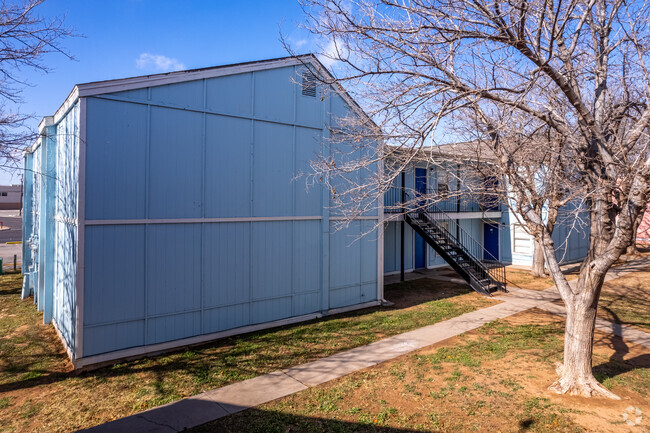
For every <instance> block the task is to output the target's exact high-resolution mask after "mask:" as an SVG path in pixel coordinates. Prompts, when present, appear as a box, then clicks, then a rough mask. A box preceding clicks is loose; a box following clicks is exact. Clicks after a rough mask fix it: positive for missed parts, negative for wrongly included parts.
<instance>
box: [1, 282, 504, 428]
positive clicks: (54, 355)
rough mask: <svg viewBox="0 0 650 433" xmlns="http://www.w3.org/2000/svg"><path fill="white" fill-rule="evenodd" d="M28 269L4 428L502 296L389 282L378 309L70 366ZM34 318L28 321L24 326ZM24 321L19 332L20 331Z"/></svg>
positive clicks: (189, 383)
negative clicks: (38, 303)
mask: <svg viewBox="0 0 650 433" xmlns="http://www.w3.org/2000/svg"><path fill="white" fill-rule="evenodd" d="M20 291H21V280H20V276H19V275H18V276H7V275H5V276H0V311H3V312H4V313H9V312H10V314H13V315H15V317H3V318H1V319H0V335H7V336H10V338H7V339H0V432H4V431H11V432H13V431H16V432H18V431H48V432H67V431H75V430H78V429H81V428H87V427H92V426H94V425H97V424H101V423H103V422H108V421H111V420H114V419H117V418H120V417H123V416H128V415H131V414H133V413H136V412H139V411H141V410H145V409H148V408H151V407H155V406H159V405H162V404H166V403H169V402H172V401H175V400H179V399H181V398H183V397H189V396H191V395H195V394H198V393H201V392H204V391H207V390H210V389H213V388H218V387H221V386H224V385H227V384H229V383H233V382H237V381H241V380H245V379H249V378H252V377H255V376H258V375H260V374H265V373H268V372H271V371H274V370H278V369H282V368H286V367H290V366H292V365H297V364H302V363H305V362H309V361H312V360H315V359H318V358H322V357H324V356H328V355H331V354H333V353H337V352H340V351H344V350H349V349H351V348H353V347H358V346H362V345H364V344H368V343H371V342H373V341H376V340H378V339H381V338H384V337H386V336H390V335H394V334H398V333H402V332H406V331H409V330H411V329H415V328H418V327H421V326H427V325H430V324H433V323H437V322H439V321H442V320H446V319H450V318H452V317H456V316H458V315H461V314H463V313H467V312H470V311H474V310H476V309H478V308H484V307H487V306H490V305H494V304H495V303H497V302H498V301H497V300H494V299H491V298H487V297H484V296H481V295H479V294H477V293H475V292H473V291H472V290H471V289H470V288H469V287H467V286H464V285H458V284H453V283H447V282H440V281H434V280H429V279H422V280H418V281H413V282H407V283H403V284H394V285H388V286H386V289H385V296H386V298H387V299H390V300H391V301H393V302H395V305H394V306H393V307H390V308H385V307H382V308H379V307H377V308H369V309H365V310H358V311H354V312H350V313H346V314H341V315H336V316H329V317H326V318H323V319H320V320H314V321H311V322H305V323H300V324H296V325H292V326H286V327H282V328H276V329H271V330H266V331H261V332H256V333H252V334H248V335H239V336H235V337H232V338H226V339H222V340H219V341H216V342H213V343H210V344H206V345H203V346H198V347H193V348H191V349H188V350H182V351H177V352H175V353H168V354H165V355H161V356H158V357H152V358H145V359H140V360H137V361H132V362H124V363H120V364H116V365H113V366H109V367H105V368H101V369H96V370H93V371H86V372H82V373H77V372H71V371H70V370H71V365H70V363H69V361H68V359H67V356H66V354H65V352H64V350H63V346H62V345H61V342H60V341H59V339H58V336H57V335H56V333H55V331H54V329H53V327H52V326H51V325H43V324H42V320H43V317H42V314H41V313H39V312H38V311H36V307H35V306H34V305H33V302H32V300H29V299H27V300H21V299H20ZM25 326H27V328H25ZM18 330H20V331H19V332H16V331H18Z"/></svg>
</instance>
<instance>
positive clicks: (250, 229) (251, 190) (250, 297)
mask: <svg viewBox="0 0 650 433" xmlns="http://www.w3.org/2000/svg"><path fill="white" fill-rule="evenodd" d="M251 114H252V117H255V72H251ZM250 128H251V130H250V161H249V171H250V179H249V180H250V187H249V194H250V200H249V202H248V205H249V215H250V216H251V217H253V216H255V210H254V206H253V205H254V193H255V120H253V119H251V121H250ZM253 224H254V223H253V222H249V223H248V323H249V324H250V323H253V267H254V263H253V262H254V260H255V258H254V257H253Z"/></svg>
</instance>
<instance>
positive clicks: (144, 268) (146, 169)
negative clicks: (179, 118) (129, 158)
mask: <svg viewBox="0 0 650 433" xmlns="http://www.w3.org/2000/svg"><path fill="white" fill-rule="evenodd" d="M150 102H151V87H147V133H146V138H145V149H144V152H145V166H144V182H145V187H144V195H145V200H144V216H145V218H147V219H148V218H149V200H150V197H151V194H150V193H149V190H150V186H151V185H150V183H151V182H149V176H150V171H151V170H150V165H151V161H150V159H151V104H150ZM149 227H150V226H149V224H145V225H144V227H143V231H144V233H143V234H142V242H143V244H142V249H143V251H144V260H143V261H142V278H143V280H144V281H143V284H142V285H143V292H144V293H143V297H144V299H143V308H144V326H143V327H142V341H143V343H144V344H145V345H146V344H147V342H148V338H147V335H148V332H149V298H148V296H149V291H148V290H147V288H148V286H149V279H148V278H147V272H148V268H149V267H148V265H147V262H148V257H149V247H148V245H149V236H148V235H149Z"/></svg>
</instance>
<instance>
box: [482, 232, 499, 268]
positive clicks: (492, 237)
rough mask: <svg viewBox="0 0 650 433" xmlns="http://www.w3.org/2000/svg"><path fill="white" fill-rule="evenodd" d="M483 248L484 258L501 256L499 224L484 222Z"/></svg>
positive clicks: (489, 258) (491, 258)
mask: <svg viewBox="0 0 650 433" xmlns="http://www.w3.org/2000/svg"><path fill="white" fill-rule="evenodd" d="M483 248H484V249H485V251H483V259H484V260H494V259H498V258H499V224H496V223H483ZM488 252H489V254H488ZM490 254H491V255H492V256H490Z"/></svg>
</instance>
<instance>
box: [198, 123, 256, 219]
mask: <svg viewBox="0 0 650 433" xmlns="http://www.w3.org/2000/svg"><path fill="white" fill-rule="evenodd" d="M206 122H207V123H206V149H205V216H206V217H207V218H227V217H248V216H251V128H252V123H253V122H252V121H251V120H249V119H237V118H232V117H224V116H213V115H208V116H207V117H206ZM223 161H228V164H223ZM217 167H218V169H217Z"/></svg>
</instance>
